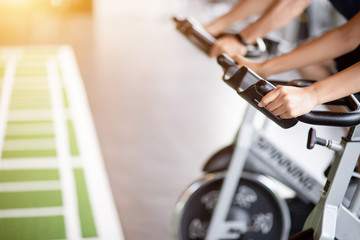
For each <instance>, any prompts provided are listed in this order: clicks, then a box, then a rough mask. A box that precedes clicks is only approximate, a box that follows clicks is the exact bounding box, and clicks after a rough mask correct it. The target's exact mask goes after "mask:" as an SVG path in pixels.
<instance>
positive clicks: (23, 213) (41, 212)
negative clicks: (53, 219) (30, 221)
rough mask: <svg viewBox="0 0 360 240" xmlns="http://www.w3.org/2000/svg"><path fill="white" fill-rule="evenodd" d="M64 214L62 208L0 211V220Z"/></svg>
mask: <svg viewBox="0 0 360 240" xmlns="http://www.w3.org/2000/svg"><path fill="white" fill-rule="evenodd" d="M63 214H64V210H63V208H62V207H46V208H45V207H44V208H24V209H6V210H0V218H22V217H49V216H61V215H63Z"/></svg>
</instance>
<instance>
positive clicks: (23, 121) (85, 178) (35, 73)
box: [0, 46, 123, 240]
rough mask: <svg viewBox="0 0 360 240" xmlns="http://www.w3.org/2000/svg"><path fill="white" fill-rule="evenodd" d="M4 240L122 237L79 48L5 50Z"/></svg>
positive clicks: (1, 57) (0, 224)
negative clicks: (79, 64)
mask: <svg viewBox="0 0 360 240" xmlns="http://www.w3.org/2000/svg"><path fill="white" fill-rule="evenodd" d="M0 148H1V151H0V157H1V158H0V239H4V240H7V239H9V240H15V239H21V240H24V239H75V240H77V239H106V240H112V239H114V240H115V239H123V236H122V230H121V227H120V221H119V219H118V216H117V212H116V208H115V206H114V202H113V199H112V196H111V191H110V188H109V185H108V182H107V177H106V173H105V170H104V166H103V161H102V156H101V152H100V150H99V145H98V142H97V136H96V133H95V129H94V126H93V122H92V118H91V115H90V111H89V107H88V104H87V99H86V94H85V91H84V87H83V83H82V79H81V76H80V74H79V70H78V67H77V63H76V60H75V57H74V53H73V51H72V49H71V48H70V47H69V46H42V47H40V46H30V47H20V46H19V47H2V48H0Z"/></svg>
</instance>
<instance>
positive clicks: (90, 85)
mask: <svg viewBox="0 0 360 240" xmlns="http://www.w3.org/2000/svg"><path fill="white" fill-rule="evenodd" d="M210 2H211V1H210ZM212 2H213V3H214V4H215V3H217V10H216V11H215V12H212V11H213V8H212V7H211V5H208V6H210V7H209V9H204V8H202V7H200V8H197V7H196V4H200V6H201V1H200V0H198V1H193V4H195V8H188V6H189V5H188V4H189V2H188V1H186V0H172V1H169V0H152V1H146V0H0V15H1V18H0V45H2V46H9V45H63V44H66V45H70V46H72V48H73V49H74V51H75V55H76V58H77V61H78V64H79V68H80V72H81V75H82V78H83V81H84V85H85V89H86V92H87V96H88V101H89V104H90V108H91V112H92V115H93V119H94V122H95V127H96V130H97V134H98V138H99V142H100V147H101V150H102V154H103V158H104V161H105V167H106V170H107V173H108V178H109V181H110V186H111V189H112V192H113V196H114V200H115V203H116V207H117V211H118V215H119V217H120V220H121V224H122V228H123V231H124V234H125V238H126V239H129V240H144V239H154V240H155V239H156V240H168V239H171V238H172V226H171V223H172V217H173V209H174V206H175V203H176V201H177V199H178V197H179V196H180V194H181V192H182V191H183V190H184V188H185V187H186V186H187V185H189V184H190V183H191V182H192V181H193V180H194V179H196V178H197V177H199V176H201V168H202V164H203V163H204V162H205V160H206V159H207V158H208V157H209V156H210V155H211V154H212V153H214V152H215V151H216V150H217V149H220V148H221V147H223V146H226V145H228V144H230V143H231V141H232V140H233V137H234V135H235V132H236V130H237V127H238V125H239V123H240V121H241V114H242V113H243V111H244V109H245V108H244V107H245V103H244V102H243V101H242V100H240V98H239V97H238V96H236V94H235V93H233V91H232V90H231V89H230V88H228V87H227V86H226V85H225V84H223V83H222V81H221V76H222V71H221V68H220V67H218V66H217V64H216V63H215V61H214V59H209V58H207V57H206V56H204V55H203V54H202V53H201V52H200V51H197V50H196V49H195V48H194V47H193V46H191V44H190V43H188V42H187V41H186V40H184V38H183V37H182V36H181V35H180V34H179V33H177V32H176V31H175V25H174V23H173V22H172V20H171V18H172V16H173V15H174V14H180V15H181V14H184V15H187V14H191V15H195V16H196V17H198V18H199V19H200V20H201V21H203V22H205V21H208V20H209V19H208V18H207V17H208V16H216V14H218V15H219V14H221V13H223V12H225V11H227V10H228V9H229V7H230V6H231V5H229V4H230V3H229V2H231V1H212ZM232 2H234V1H232ZM235 2H236V1H235ZM207 14H209V15H207ZM214 14H215V15H214ZM293 31H295V30H293ZM289 34H290V33H289ZM290 35H291V34H290ZM304 134H305V133H304ZM303 144H305V143H303Z"/></svg>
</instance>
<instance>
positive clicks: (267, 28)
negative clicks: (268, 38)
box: [240, 0, 311, 43]
mask: <svg viewBox="0 0 360 240" xmlns="http://www.w3.org/2000/svg"><path fill="white" fill-rule="evenodd" d="M310 3H311V0H276V1H274V2H273V3H272V4H271V5H270V6H269V8H267V9H266V11H265V12H264V14H263V15H262V16H261V17H260V18H259V19H258V20H257V21H255V22H254V23H252V24H250V25H249V26H248V27H246V28H245V29H243V30H242V31H241V32H240V35H241V36H242V37H243V38H244V39H245V40H246V42H248V43H254V42H255V41H256V38H259V37H264V36H265V35H266V34H267V33H269V32H271V31H273V30H276V29H279V28H280V27H283V26H284V25H286V24H287V23H289V22H290V21H291V20H293V19H294V18H296V17H298V16H299V15H300V14H301V13H302V12H303V11H304V10H305V9H306V7H308V6H309V4H310Z"/></svg>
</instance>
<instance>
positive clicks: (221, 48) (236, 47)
mask: <svg viewBox="0 0 360 240" xmlns="http://www.w3.org/2000/svg"><path fill="white" fill-rule="evenodd" d="M246 51H247V49H246V46H244V45H242V44H241V43H239V41H238V40H237V39H236V37H234V36H231V35H229V36H225V37H222V38H220V39H218V40H217V41H216V43H215V45H214V46H213V47H212V49H211V51H210V57H217V56H219V55H220V54H222V53H226V54H227V55H229V56H230V57H234V56H235V55H241V56H244V55H245V54H246Z"/></svg>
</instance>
